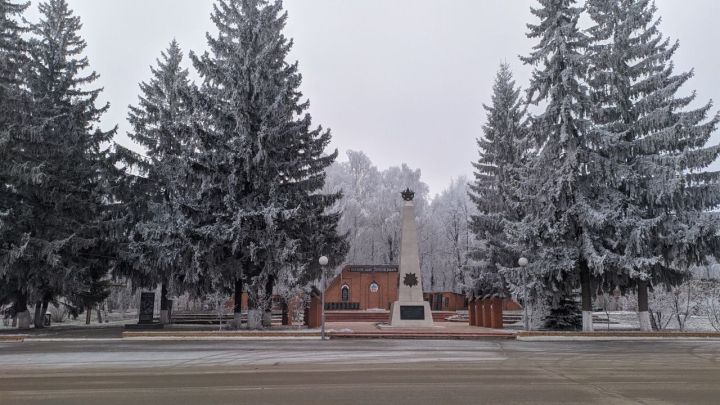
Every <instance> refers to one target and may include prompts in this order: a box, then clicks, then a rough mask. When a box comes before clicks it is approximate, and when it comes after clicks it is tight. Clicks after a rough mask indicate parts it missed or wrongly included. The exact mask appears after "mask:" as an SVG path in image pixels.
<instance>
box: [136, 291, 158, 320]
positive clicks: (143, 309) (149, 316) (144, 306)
mask: <svg viewBox="0 0 720 405" xmlns="http://www.w3.org/2000/svg"><path fill="white" fill-rule="evenodd" d="M154 313H155V293H154V292H144V293H142V294H140V320H139V321H140V322H139V323H152V322H153V315H154Z"/></svg>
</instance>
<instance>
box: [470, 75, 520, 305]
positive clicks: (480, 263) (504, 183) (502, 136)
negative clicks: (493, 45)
mask: <svg viewBox="0 0 720 405" xmlns="http://www.w3.org/2000/svg"><path fill="white" fill-rule="evenodd" d="M523 104H524V103H523V100H522V98H521V95H520V89H519V88H517V87H516V85H515V81H514V80H513V75H512V72H511V71H510V66H509V65H507V64H503V65H501V66H500V70H499V72H498V73H497V76H496V78H495V84H494V86H493V96H492V104H491V105H490V106H487V105H486V106H484V107H485V110H486V111H487V123H486V124H485V125H484V127H483V137H482V138H481V139H478V141H477V143H478V147H479V150H480V158H479V159H478V161H477V162H475V163H473V166H474V167H475V181H474V182H473V183H472V184H471V185H470V192H469V194H470V198H471V200H472V202H473V203H474V204H475V205H476V206H477V214H476V215H474V216H473V217H472V220H471V223H470V229H471V230H472V232H473V234H474V235H475V238H476V239H477V242H478V243H477V248H476V249H474V250H473V251H471V252H470V257H471V258H472V260H473V262H472V264H471V265H469V266H468V268H467V270H468V272H469V274H468V276H469V277H466V280H467V282H469V283H470V284H469V285H468V286H467V287H468V289H469V291H470V292H471V293H472V294H473V295H474V296H476V297H482V296H485V295H488V294H505V293H506V291H507V289H506V283H505V280H504V278H503V277H502V276H501V274H500V271H501V270H502V269H510V268H513V267H515V264H516V262H517V260H518V258H519V257H520V256H522V255H523V254H525V252H524V251H523V250H522V247H521V246H520V245H519V244H517V243H515V241H514V240H512V239H511V238H509V236H511V235H509V234H508V233H507V232H506V227H507V226H506V224H507V223H518V222H519V221H520V220H522V218H523V211H524V210H523V207H522V206H521V200H519V198H518V197H520V195H519V193H518V191H519V190H518V186H519V185H520V184H521V181H522V178H523V177H522V174H523V166H524V164H525V161H526V159H527V156H528V149H527V135H528V133H527V132H528V131H527V126H526V123H527V119H526V110H525V108H524V105H523Z"/></svg>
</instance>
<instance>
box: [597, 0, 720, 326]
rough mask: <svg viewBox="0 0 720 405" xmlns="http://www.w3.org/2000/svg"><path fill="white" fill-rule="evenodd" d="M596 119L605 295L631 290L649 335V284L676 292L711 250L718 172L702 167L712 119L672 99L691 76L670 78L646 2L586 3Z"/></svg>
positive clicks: (713, 149) (719, 199)
mask: <svg viewBox="0 0 720 405" xmlns="http://www.w3.org/2000/svg"><path fill="white" fill-rule="evenodd" d="M588 11H589V15H590V17H591V19H592V21H593V22H594V26H593V27H592V28H591V29H590V30H589V32H590V34H591V37H592V46H591V47H590V52H589V56H590V60H591V75H590V77H591V79H590V85H591V90H592V101H593V105H594V106H595V109H594V111H593V115H592V118H593V121H594V122H595V123H596V125H597V127H596V130H595V131H593V133H592V137H593V139H594V144H595V145H598V147H597V148H596V149H597V151H598V159H597V164H595V166H594V168H593V170H594V171H598V172H599V171H602V173H603V180H602V181H596V182H595V183H594V187H595V190H596V192H597V194H598V197H599V198H597V199H595V200H593V201H592V205H593V209H595V210H596V211H597V212H598V213H600V214H601V215H602V216H603V217H604V218H605V220H603V221H600V222H601V223H602V227H603V228H604V231H603V232H602V234H603V235H604V236H605V240H604V242H603V243H596V244H595V252H596V254H597V255H598V256H601V257H602V261H603V266H604V267H605V268H606V269H609V270H610V269H612V271H606V272H605V273H604V281H605V283H606V285H607V287H608V288H613V287H615V286H619V287H621V288H623V289H625V288H637V291H638V299H639V303H638V307H639V317H640V325H641V328H642V329H644V330H648V329H650V317H649V313H648V292H647V291H648V284H651V285H657V284H664V285H665V286H668V287H669V286H673V285H677V284H678V283H679V282H681V281H682V280H683V279H684V278H685V277H686V276H687V275H688V272H689V267H690V266H691V265H693V264H699V263H702V262H704V261H705V259H706V257H707V256H708V255H712V254H714V252H716V251H717V247H718V246H717V242H718V241H717V215H716V214H715V213H709V212H708V211H709V210H713V209H715V208H717V206H718V205H719V204H720V192H719V191H720V189H719V188H718V180H719V179H720V173H718V172H707V171H706V169H707V167H708V165H709V164H711V163H712V162H713V161H715V159H716V158H717V157H718V153H719V152H720V147H718V145H712V146H706V145H707V143H708V140H709V138H710V135H711V134H712V132H713V131H714V130H715V129H716V128H717V124H718V116H717V115H716V116H714V117H711V118H710V119H708V116H709V114H710V109H711V103H707V104H705V105H703V106H701V107H699V108H695V109H692V108H689V106H690V104H691V103H693V101H694V100H695V94H694V93H692V94H691V95H689V96H680V95H678V92H679V91H680V88H681V87H682V85H683V84H685V83H686V82H687V81H688V80H689V79H690V78H691V77H692V76H693V73H692V72H684V73H679V74H677V73H675V72H674V69H673V64H672V57H673V55H674V54H675V52H676V50H677V49H678V43H677V42H675V43H673V42H671V41H670V40H668V39H665V38H663V35H662V33H661V32H660V27H659V25H660V20H659V19H658V18H657V17H656V16H655V14H656V12H657V9H656V7H655V5H654V3H652V2H651V1H650V0H610V1H608V0H589V2H588Z"/></svg>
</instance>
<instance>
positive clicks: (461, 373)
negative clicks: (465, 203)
mask: <svg viewBox="0 0 720 405" xmlns="http://www.w3.org/2000/svg"><path fill="white" fill-rule="evenodd" d="M514 403H524V404H595V403H597V404H694V403H698V404H701V403H704V404H718V403H720V342H702V341H669V342H573V343H570V342H568V343H550V342H516V341H511V340H508V341H505V340H502V341H500V340H498V341H418V340H410V341H401V340H338V341H328V342H320V341H232V342H223V341H218V342H207V341H206V342H127V341H110V340H108V341H85V342H72V343H68V342H25V343H12V344H10V343H8V344H0V404H3V405H4V404H103V405H112V404H153V405H163V404H201V405H211V404H377V405H384V404H514Z"/></svg>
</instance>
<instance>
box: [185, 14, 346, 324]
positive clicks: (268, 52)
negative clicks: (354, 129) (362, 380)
mask: <svg viewBox="0 0 720 405" xmlns="http://www.w3.org/2000/svg"><path fill="white" fill-rule="evenodd" d="M212 20H213V22H214V23H215V25H216V26H217V28H218V31H219V34H218V35H217V36H216V37H213V36H211V35H209V34H208V36H207V38H208V44H209V48H210V51H209V52H206V53H205V54H203V55H194V54H192V55H191V57H192V60H193V63H194V65H195V67H196V68H197V70H198V72H199V73H200V75H201V77H202V79H203V84H202V86H201V88H200V90H199V92H198V93H197V100H196V108H197V112H196V115H197V117H198V120H199V121H198V122H199V124H198V125H196V127H195V130H196V131H197V136H198V146H197V148H196V151H195V152H196V153H195V154H194V156H192V159H190V161H191V163H190V164H189V165H188V166H187V176H188V178H189V179H190V181H191V182H193V184H196V185H197V187H198V188H197V191H196V192H194V193H192V194H191V195H187V196H185V197H183V198H182V201H181V203H180V205H181V207H182V209H183V210H184V217H185V218H187V220H188V221H189V224H191V226H190V227H189V230H188V231H187V232H188V235H187V237H188V239H189V240H191V241H192V244H193V246H194V252H195V258H194V264H195V265H194V268H195V271H196V275H197V277H200V276H203V277H204V279H206V280H208V281H210V280H213V281H214V282H215V284H216V286H217V287H220V288H228V289H232V288H234V289H235V291H236V292H238V291H242V288H243V282H245V283H247V284H248V285H249V286H250V298H251V303H253V304H257V303H258V302H259V301H260V298H264V299H263V300H262V303H263V305H264V306H265V307H267V306H268V305H269V304H270V296H269V295H270V294H269V293H270V292H271V291H272V285H273V283H274V281H275V278H276V276H277V272H278V271H279V270H280V269H281V268H283V267H284V266H285V265H287V264H288V263H293V262H296V261H297V260H300V259H299V258H298V253H299V252H303V251H304V252H311V251H312V250H310V249H309V248H304V249H301V248H300V247H299V246H300V245H301V244H302V243H303V241H304V240H305V241H310V242H312V240H310V239H309V238H299V237H298V236H299V233H301V234H308V233H315V232H318V229H310V228H308V227H309V226H311V225H314V223H313V221H309V216H312V215H317V214H319V213H320V212H321V211H322V208H323V207H326V208H328V207H331V206H332V204H333V203H334V202H335V201H336V200H337V199H338V198H339V197H340V195H339V194H334V195H324V194H322V193H320V190H321V189H322V186H323V184H324V179H325V173H324V170H325V168H326V167H328V166H329V165H330V164H331V163H332V162H333V161H334V160H335V158H336V156H337V152H334V153H332V154H330V155H324V154H323V151H324V149H325V147H326V146H327V145H328V143H329V142H330V132H329V131H324V130H322V129H321V128H316V129H312V128H311V125H312V124H311V117H310V115H309V114H307V109H308V107H309V103H308V102H307V101H303V100H302V94H301V93H300V91H299V86H300V83H301V75H300V74H299V72H298V64H297V63H288V62H286V59H287V56H288V53H289V51H290V49H291V47H292V41H291V40H288V39H287V38H285V36H284V35H283V34H282V30H283V28H284V26H285V22H286V20H287V14H286V13H283V12H282V3H281V2H279V1H276V2H269V1H266V0H218V1H217V2H216V3H215V5H214V8H213V13H212ZM323 215H324V214H323ZM325 219H326V221H328V222H327V223H325V224H324V226H322V227H321V228H320V231H322V232H326V231H329V230H330V229H331V228H334V227H335V223H336V222H337V216H327V217H326V218H325ZM331 233H332V231H331ZM322 239H323V240H325V241H326V242H330V240H331V239H334V238H322ZM319 246H321V247H323V249H325V250H326V253H327V254H329V256H330V257H332V258H335V259H336V260H338V261H339V260H341V259H342V258H341V257H340V256H342V255H344V252H332V251H331V250H335V249H336V247H337V245H332V244H330V243H326V244H325V245H324V246H323V245H319ZM312 254H315V253H312ZM311 259H312V260H311ZM302 260H303V261H305V262H308V263H309V262H312V261H314V260H317V259H316V258H311V257H310V254H309V253H306V254H304V255H302ZM237 295H238V294H237V293H236V296H237ZM254 306H255V305H254ZM260 312H261V310H256V309H255V308H253V310H252V311H251V316H250V321H251V322H250V323H251V324H252V326H256V324H257V322H258V315H259V313H260Z"/></svg>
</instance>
